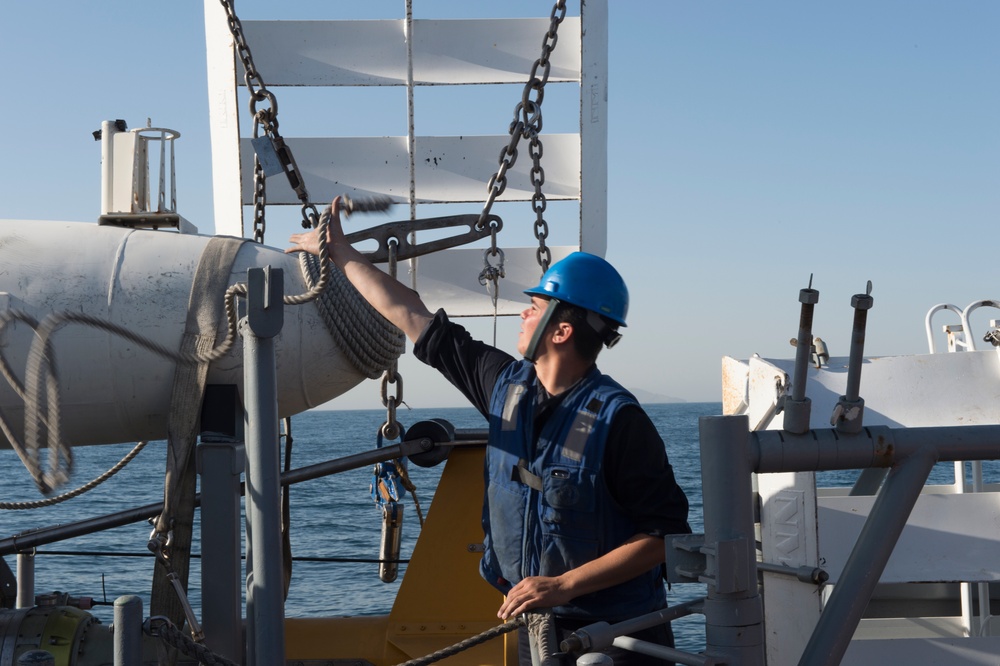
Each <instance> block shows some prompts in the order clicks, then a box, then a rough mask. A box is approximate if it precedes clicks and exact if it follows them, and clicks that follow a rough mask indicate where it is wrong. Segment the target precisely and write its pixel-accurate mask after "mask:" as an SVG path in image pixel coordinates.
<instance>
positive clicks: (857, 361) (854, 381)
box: [845, 280, 875, 402]
mask: <svg viewBox="0 0 1000 666" xmlns="http://www.w3.org/2000/svg"><path fill="white" fill-rule="evenodd" d="M871 293H872V283H871V280H869V281H868V290H867V292H866V293H864V294H855V295H854V296H852V297H851V307H852V308H854V326H853V328H852V331H851V356H850V359H849V360H848V366H847V389H846V392H845V397H846V398H847V400H848V401H850V402H854V401H856V400H857V399H858V398H860V397H861V364H862V363H863V362H864V356H865V329H866V328H867V326H868V311H869V310H871V308H872V305H874V303H875V301H874V299H873V298H872V296H871Z"/></svg>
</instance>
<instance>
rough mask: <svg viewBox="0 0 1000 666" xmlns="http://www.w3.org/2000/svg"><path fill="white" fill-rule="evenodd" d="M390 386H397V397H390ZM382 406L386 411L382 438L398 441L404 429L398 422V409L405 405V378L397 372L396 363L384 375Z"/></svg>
mask: <svg viewBox="0 0 1000 666" xmlns="http://www.w3.org/2000/svg"><path fill="white" fill-rule="evenodd" d="M389 384H395V385H396V395H394V396H390V395H389ZM381 394H382V405H383V406H384V407H385V409H386V413H385V423H383V424H382V428H381V432H382V436H383V437H385V438H386V439H388V440H394V439H398V438H399V435H400V433H401V432H402V429H401V428H400V425H399V422H398V421H397V420H396V408H397V407H399V406H400V405H401V404H403V376H402V375H400V374H399V372H398V371H397V370H396V363H393V364H392V368H390V369H389V370H386V371H385V373H384V374H383V375H382V386H381Z"/></svg>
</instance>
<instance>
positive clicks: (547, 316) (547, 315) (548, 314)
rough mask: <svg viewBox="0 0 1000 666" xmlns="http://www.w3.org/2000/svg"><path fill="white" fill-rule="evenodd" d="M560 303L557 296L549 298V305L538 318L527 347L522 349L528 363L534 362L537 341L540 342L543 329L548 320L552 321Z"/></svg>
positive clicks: (536, 352) (546, 325)
mask: <svg viewBox="0 0 1000 666" xmlns="http://www.w3.org/2000/svg"><path fill="white" fill-rule="evenodd" d="M560 304H561V302H560V301H559V299H558V298H550V299H549V306H548V307H547V308H545V312H544V313H543V314H542V318H541V319H539V320H538V325H537V326H536V327H535V332H534V333H532V334H531V341H530V342H529V343H528V348H527V349H525V350H524V360H525V361H528V362H530V363H534V362H535V358H536V357H537V356H538V343H539V342H541V340H542V336H543V335H545V329H546V328H548V327H549V322H550V321H552V317H553V316H555V314H556V310H558V309H559V305H560Z"/></svg>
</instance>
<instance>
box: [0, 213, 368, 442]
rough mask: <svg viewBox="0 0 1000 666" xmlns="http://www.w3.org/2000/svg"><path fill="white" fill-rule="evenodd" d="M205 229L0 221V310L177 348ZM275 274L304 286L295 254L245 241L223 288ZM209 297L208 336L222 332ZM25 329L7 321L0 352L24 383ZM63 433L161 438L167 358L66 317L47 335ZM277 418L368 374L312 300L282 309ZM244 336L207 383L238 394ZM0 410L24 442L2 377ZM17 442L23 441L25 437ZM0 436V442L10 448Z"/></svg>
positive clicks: (293, 289) (292, 290) (71, 438)
mask: <svg viewBox="0 0 1000 666" xmlns="http://www.w3.org/2000/svg"><path fill="white" fill-rule="evenodd" d="M209 240H210V237H209V236H201V235H184V234H178V233H174V232H166V231H150V230H133V229H125V228H120V227H114V226H99V225H97V224H92V223H81V222H48V221H35V220H0V310H6V309H18V310H23V311H25V312H27V313H29V314H31V315H32V316H33V317H35V318H36V319H38V320H42V319H43V318H44V317H45V316H46V315H48V314H50V313H53V312H60V311H65V310H70V311H75V312H85V313H87V314H89V315H93V316H96V317H99V318H102V319H106V320H108V321H110V322H113V323H114V324H117V325H118V326H121V327H124V328H127V329H129V330H132V331H134V332H136V333H138V334H139V335H142V336H143V337H145V338H149V339H151V340H154V341H156V342H158V343H159V344H161V345H163V346H165V347H167V348H169V349H173V350H179V349H180V345H181V341H182V337H183V334H184V331H185V324H186V321H187V316H188V300H189V296H190V292H191V284H192V281H193V279H194V275H195V272H196V269H197V268H198V263H199V258H200V257H201V254H202V251H203V250H204V248H205V246H206V245H207V244H208V242H209ZM266 265H270V266H271V267H272V268H280V269H283V271H284V275H285V279H284V283H285V293H286V294H287V295H296V294H301V293H304V292H306V291H307V287H306V284H305V280H304V278H303V277H302V274H301V270H300V268H299V263H298V260H297V258H296V256H295V255H288V254H285V253H284V252H283V251H281V250H279V249H276V248H271V247H266V246H263V245H260V244H257V243H253V242H245V243H243V245H242V247H241V248H240V249H239V252H238V253H237V255H236V258H235V261H234V262H233V265H232V268H231V271H230V275H229V277H228V281H227V283H228V284H231V283H235V282H246V278H247V269H248V268H251V267H262V266H266ZM223 296H224V292H220V293H219V295H218V307H219V322H220V325H219V330H218V334H217V341H221V340H222V339H223V338H224V337H225V335H226V320H225V314H224V312H225V311H224V303H223ZM32 338H33V331H32V329H31V327H30V326H28V325H26V324H24V323H21V322H16V323H13V324H8V326H7V327H6V328H5V329H4V330H3V331H2V332H0V352H2V353H3V355H4V357H5V358H6V359H7V362H8V364H9V365H10V366H11V368H12V370H13V371H14V373H15V374H17V376H18V378H19V379H20V381H21V382H22V383H23V382H24V379H25V377H24V372H25V368H26V362H27V356H28V351H29V348H30V345H31V342H32ZM52 340H53V346H54V349H55V358H56V363H57V370H58V377H59V386H60V396H61V412H62V424H63V433H64V435H65V438H66V439H67V440H68V442H69V443H70V444H72V445H80V444H106V443H116V442H126V441H136V440H143V439H164V438H165V437H166V432H167V422H168V416H169V405H170V396H171V390H172V385H173V379H174V371H175V362H174V361H173V360H171V359H168V358H164V357H162V356H160V355H158V354H156V353H154V352H151V351H148V350H146V349H145V348H143V347H141V346H140V345H137V344H135V343H133V342H131V341H128V340H125V339H123V338H122V337H120V336H117V335H115V334H112V333H108V332H105V331H103V330H99V329H95V328H93V327H90V326H85V325H80V324H67V325H66V326H65V327H63V328H62V329H60V330H59V331H58V332H56V333H55V335H54V336H53V338H52ZM275 344H276V355H277V364H278V394H279V405H278V409H279V414H280V415H281V416H282V417H284V416H289V415H292V414H296V413H298V412H301V411H304V410H306V409H309V408H311V407H315V406H318V405H320V404H322V403H324V402H327V401H329V400H331V399H333V398H335V397H337V396H339V395H341V394H342V393H344V392H345V391H347V390H349V389H350V388H352V387H354V386H356V385H357V384H358V383H360V382H361V381H362V380H363V379H364V378H365V376H364V375H363V374H362V373H361V372H360V371H359V370H357V369H356V368H355V367H354V366H353V365H352V364H351V363H350V362H349V361H348V360H347V358H346V357H345V355H344V354H343V353H342V351H341V350H340V349H338V348H337V346H336V345H335V344H334V342H333V340H331V337H330V334H329V333H328V330H327V328H326V325H325V324H324V322H323V320H322V319H321V317H320V315H319V312H318V310H317V308H316V307H315V305H314V304H313V303H312V302H310V303H306V304H304V305H286V306H285V318H284V326H283V329H282V331H281V334H280V336H279V337H278V338H277V339H276V342H275ZM242 353H243V349H242V341H241V339H240V338H239V337H237V340H236V344H235V346H234V347H233V349H232V350H231V351H230V353H229V354H228V355H227V356H226V357H224V358H222V359H221V360H219V361H216V362H214V363H213V364H212V365H211V367H210V370H209V374H208V383H209V384H235V385H237V386H240V387H241V389H242V383H243V367H242ZM0 410H2V415H3V417H4V418H5V419H6V420H7V422H8V423H9V424H10V425H11V426H12V428H13V429H14V431H15V436H17V437H19V438H20V437H23V427H24V403H23V401H22V400H21V398H20V397H18V395H17V394H16V392H15V391H14V389H13V388H12V387H11V386H10V385H9V383H8V382H7V381H2V380H0ZM22 441H23V440H22ZM9 445H10V444H9V442H7V440H6V438H5V437H3V435H0V446H3V447H9Z"/></svg>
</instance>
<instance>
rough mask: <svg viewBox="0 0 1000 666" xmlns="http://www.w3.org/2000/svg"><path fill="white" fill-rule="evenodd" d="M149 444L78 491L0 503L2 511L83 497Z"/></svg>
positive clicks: (41, 505)
mask: <svg viewBox="0 0 1000 666" xmlns="http://www.w3.org/2000/svg"><path fill="white" fill-rule="evenodd" d="M148 443H149V442H139V443H138V444H136V445H135V446H134V447H133V448H132V450H131V451H129V452H128V453H127V454H126V455H125V457H124V458H122V459H121V460H119V461H118V464H117V465H115V466H114V467H112V468H111V469H109V470H108V471H107V472H105V473H104V474H101V475H100V476H98V477H97V478H95V479H94V480H93V481H91V482H90V483H85V484H84V485H82V486H80V487H79V488H77V489H76V490H71V491H69V492H65V493H63V494H61V495H56V496H55V497H49V498H48V499H43V500H35V501H33V502H0V510H6V511H20V510H22V509H39V508H41V507H43V506H52V505H54V504H59V503H60V502H65V501H66V500H68V499H73V498H74V497H77V496H79V495H82V494H84V493H85V492H87V491H89V490H93V489H94V488H96V487H97V486H99V485H101V484H102V483H104V482H105V481H107V480H108V479H110V478H111V477H112V476H114V475H115V474H117V473H118V472H120V471H121V470H122V469H124V468H125V465H127V464H129V463H130V462H132V460H133V459H134V458H135V457H136V456H137V455H139V452H140V451H142V450H143V449H144V448H146V444H148ZM145 556H146V554H143V557H145Z"/></svg>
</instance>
